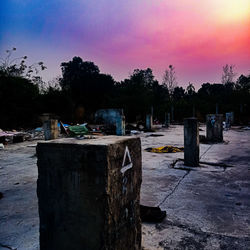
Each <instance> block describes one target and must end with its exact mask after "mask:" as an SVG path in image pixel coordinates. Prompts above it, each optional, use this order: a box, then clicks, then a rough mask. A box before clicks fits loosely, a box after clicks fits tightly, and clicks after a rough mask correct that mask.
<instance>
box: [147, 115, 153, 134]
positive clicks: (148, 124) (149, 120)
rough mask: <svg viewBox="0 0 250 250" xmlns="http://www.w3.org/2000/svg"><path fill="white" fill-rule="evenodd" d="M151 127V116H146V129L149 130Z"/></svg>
mask: <svg viewBox="0 0 250 250" xmlns="http://www.w3.org/2000/svg"><path fill="white" fill-rule="evenodd" d="M152 125H153V116H152V115H151V114H148V115H146V129H148V130H151V129H152Z"/></svg>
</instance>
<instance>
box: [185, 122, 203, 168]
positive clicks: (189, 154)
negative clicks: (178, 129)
mask: <svg viewBox="0 0 250 250" xmlns="http://www.w3.org/2000/svg"><path fill="white" fill-rule="evenodd" d="M199 154H200V145H199V124H198V121H197V119H196V118H186V119H184V164H185V165H186V166H191V167H197V166H199Z"/></svg>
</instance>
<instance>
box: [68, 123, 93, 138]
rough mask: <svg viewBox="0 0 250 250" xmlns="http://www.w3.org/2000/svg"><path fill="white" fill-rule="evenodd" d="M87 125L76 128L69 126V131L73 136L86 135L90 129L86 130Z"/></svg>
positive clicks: (76, 126)
mask: <svg viewBox="0 0 250 250" xmlns="http://www.w3.org/2000/svg"><path fill="white" fill-rule="evenodd" d="M86 125H87V123H84V124H81V125H75V126H69V131H70V133H71V134H72V135H86V134H87V133H88V129H87V128H86Z"/></svg>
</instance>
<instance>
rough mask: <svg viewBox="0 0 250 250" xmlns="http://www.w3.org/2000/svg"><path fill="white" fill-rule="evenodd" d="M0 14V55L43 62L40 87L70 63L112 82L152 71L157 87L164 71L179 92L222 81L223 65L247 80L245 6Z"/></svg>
mask: <svg viewBox="0 0 250 250" xmlns="http://www.w3.org/2000/svg"><path fill="white" fill-rule="evenodd" d="M0 9H1V12H0V23H1V24H0V49H1V51H0V52H1V56H3V55H4V51H5V50H6V49H10V48H12V47H16V48H17V52H16V55H17V56H18V55H27V56H28V58H29V61H30V62H31V63H33V62H37V61H43V62H44V63H45V65H46V66H47V67H48V69H47V70H46V72H43V74H42V76H43V77H44V79H45V80H50V79H52V78H53V77H56V76H58V75H60V74H61V70H60V63H61V62H63V61H69V60H71V59H72V57H73V56H80V57H82V58H83V60H89V61H93V62H95V64H97V65H98V66H99V68H100V70H101V71H102V72H104V73H110V74H111V75H112V76H113V77H114V78H115V80H122V79H124V78H126V77H128V76H129V74H130V73H132V72H133V70H134V69H135V68H141V69H145V68H147V67H150V68H152V69H153V72H154V74H155V76H156V78H157V79H158V80H159V81H160V82H161V80H162V76H163V73H164V70H165V69H166V68H167V67H168V65H169V64H173V65H174V66H175V68H176V74H177V79H178V82H179V85H181V86H186V85H187V84H188V82H192V83H194V84H195V86H197V87H199V86H200V85H201V84H202V83H203V82H211V83H213V82H220V80H221V74H222V66H223V65H225V64H233V65H235V71H236V72H237V73H238V76H239V75H240V74H250V46H249V44H250V30H249V27H250V1H249V0H237V1H235V0H219V1H218V0H203V1H197V0H189V1H187V0H175V1H167V0H126V1H125V0H119V1H117V0H91V1H87V0H72V1H68V0H53V1H52V0H44V1H38V0H8V1H5V2H3V1H1V3H0Z"/></svg>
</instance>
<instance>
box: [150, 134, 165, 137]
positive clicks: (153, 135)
mask: <svg viewBox="0 0 250 250" xmlns="http://www.w3.org/2000/svg"><path fill="white" fill-rule="evenodd" d="M159 136H164V135H162V134H150V135H147V136H146V137H159Z"/></svg>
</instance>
